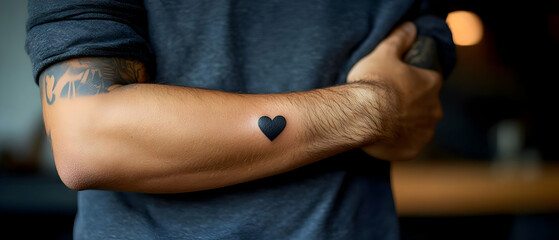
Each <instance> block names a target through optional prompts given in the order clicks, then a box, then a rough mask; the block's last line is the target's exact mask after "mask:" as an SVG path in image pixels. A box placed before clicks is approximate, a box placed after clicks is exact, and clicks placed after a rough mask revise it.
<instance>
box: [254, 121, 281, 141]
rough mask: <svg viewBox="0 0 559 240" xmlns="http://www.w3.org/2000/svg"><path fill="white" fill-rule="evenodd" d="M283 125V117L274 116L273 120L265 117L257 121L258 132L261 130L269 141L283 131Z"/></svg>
mask: <svg viewBox="0 0 559 240" xmlns="http://www.w3.org/2000/svg"><path fill="white" fill-rule="evenodd" d="M285 123H286V122H285V118H284V117H283V116H276V117H275V118H274V120H272V119H270V118H269V117H267V116H263V117H261V118H260V119H258V127H260V130H262V132H263V133H264V135H266V137H268V139H270V141H274V139H276V137H277V136H278V135H279V134H280V133H281V131H283V129H284V128H285Z"/></svg>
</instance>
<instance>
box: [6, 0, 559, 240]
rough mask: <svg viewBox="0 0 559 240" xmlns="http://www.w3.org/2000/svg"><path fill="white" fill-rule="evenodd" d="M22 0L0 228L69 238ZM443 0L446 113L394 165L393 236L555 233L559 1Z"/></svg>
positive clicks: (9, 65)
mask: <svg viewBox="0 0 559 240" xmlns="http://www.w3.org/2000/svg"><path fill="white" fill-rule="evenodd" d="M26 2H27V1H21V0H0V43H1V44H0V76H1V79H0V82H1V84H0V218H1V220H2V221H1V222H2V225H0V229H2V232H3V235H5V236H18V238H25V237H38V236H40V237H41V239H71V232H72V225H73V219H74V214H75V211H76V193H75V192H73V191H70V190H68V189H67V188H66V187H65V186H64V185H63V184H62V183H61V182H60V180H59V179H58V176H57V174H56V170H55V167H54V163H53V160H52V153H51V151H50V148H49V146H48V143H47V140H46V138H45V134H44V129H43V128H44V127H43V124H42V118H41V106H40V99H39V89H38V87H37V86H36V85H35V83H34V82H33V80H32V76H31V65H30V61H29V59H28V57H27V55H26V53H25V51H24V42H25V21H26V18H27V11H26V4H27V3H26ZM451 5H452V9H453V12H452V13H451V14H449V17H448V19H447V22H448V23H449V25H450V27H451V30H452V31H453V34H454V41H455V43H456V44H457V49H456V50H457V55H458V59H457V65H456V68H455V69H454V71H453V72H452V73H451V75H450V77H449V78H448V79H447V82H446V83H445V85H444V87H443V89H442V92H441V99H442V104H443V110H444V113H445V116H444V118H443V120H442V121H441V122H440V123H439V124H438V126H437V130H436V133H435V137H434V139H433V141H432V142H431V143H430V144H429V145H428V146H427V148H426V149H425V151H424V152H422V154H421V155H420V156H419V157H418V158H417V159H416V160H414V161H411V162H404V163H395V164H394V165H393V175H392V176H393V188H394V195H395V200H396V206H397V211H398V214H399V216H400V220H401V229H402V239H404V240H406V239H559V157H558V156H559V152H558V151H556V148H557V146H556V145H557V143H559V141H557V140H556V137H557V136H558V132H559V131H558V127H557V124H555V122H556V117H555V116H556V115H555V111H556V110H557V109H558V108H557V107H554V106H555V105H554V104H555V103H557V101H555V98H556V96H557V94H556V93H555V91H556V90H555V89H554V88H553V87H554V86H556V84H555V82H557V81H559V77H557V71H558V70H559V61H558V60H557V58H558V56H559V1H552V0H548V1H529V2H522V4H520V3H517V2H515V1H510V2H505V3H493V2H492V3H491V4H488V3H487V1H479V0H472V1H459V0H457V1H453V2H452V4H451Z"/></svg>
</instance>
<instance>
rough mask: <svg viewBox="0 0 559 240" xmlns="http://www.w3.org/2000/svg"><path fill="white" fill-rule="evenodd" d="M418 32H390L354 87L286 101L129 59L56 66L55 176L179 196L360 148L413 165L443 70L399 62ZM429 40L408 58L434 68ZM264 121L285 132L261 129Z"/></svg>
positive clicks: (52, 100) (358, 68)
mask: <svg viewBox="0 0 559 240" xmlns="http://www.w3.org/2000/svg"><path fill="white" fill-rule="evenodd" d="M406 26H407V27H406ZM415 34H416V30H415V28H414V27H413V25H409V24H408V25H405V26H401V27H399V28H398V29H396V30H395V31H393V33H392V34H391V35H390V36H389V37H388V38H387V39H385V40H384V41H383V42H382V43H381V44H379V46H378V47H377V48H376V49H375V50H374V51H373V52H372V53H371V54H369V55H368V56H366V57H365V58H363V59H362V60H361V61H359V62H358V63H357V64H356V65H355V66H354V67H353V68H352V70H351V71H350V73H349V75H348V83H347V84H344V85H340V86H334V87H328V88H323V89H316V90H311V91H304V92H292V93H282V94H236V93H228V92H222V91H215V90H206V89H196V88H188V87H178V86H167V85H158V84H151V83H148V82H149V81H148V76H147V73H146V71H145V67H144V66H143V64H142V63H141V62H138V61H134V60H128V59H119V58H80V59H72V60H68V61H64V62H61V63H58V64H55V65H53V66H51V67H49V68H47V69H46V70H45V71H43V72H42V74H41V76H40V80H39V83H40V87H41V101H42V106H43V116H44V121H45V126H46V131H47V134H48V135H49V138H50V141H51V145H52V149H53V154H54V159H55V162H56V167H57V170H58V173H59V175H60V177H61V179H62V180H63V182H64V183H65V184H66V185H67V186H68V187H70V188H72V189H74V190H83V189H109V190H121V191H137V192H150V193H174V192H189V191H199V190H205V189H212V188H219V187H223V186H229V185H234V184H238V183H242V182H247V181H251V180H255V179H260V178H263V177H267V176H272V175H276V174H280V173H283V172H287V171H290V170H293V169H295V168H298V167H301V166H304V165H307V164H310V163H313V162H316V161H319V160H321V159H324V158H327V157H329V156H333V155H335V154H338V153H341V152H344V151H347V150H350V149H354V148H362V149H363V150H364V151H365V152H367V153H368V154H369V155H371V156H375V157H378V158H382V159H385V160H406V159H411V158H413V157H414V156H415V155H417V154H418V153H419V151H420V150H421V148H422V147H423V146H424V145H425V144H426V143H427V142H428V141H429V140H430V139H431V136H432V134H433V128H434V126H435V123H436V122H437V121H438V120H439V119H440V117H441V116H442V113H441V110H440V104H439V100H438V91H439V89H440V85H441V75H440V73H438V72H436V71H433V70H425V69H420V68H417V67H414V66H411V65H409V64H406V63H405V62H404V61H403V60H402V55H403V54H404V52H405V51H406V50H408V49H409V48H410V46H411V45H412V43H413V42H414V39H415ZM429 41H430V40H429V39H423V40H421V38H419V41H417V42H416V44H415V45H414V46H413V47H412V49H411V51H410V52H411V55H408V57H407V59H406V61H407V62H414V61H415V62H421V63H422V64H423V66H424V67H428V68H432V67H434V66H435V65H436V62H435V61H434V59H432V57H433V56H432V54H428V53H430V52H431V51H433V50H434V45H432V44H429ZM425 46H431V47H427V48H426V47H425ZM419 48H423V49H427V51H425V50H423V51H415V53H414V49H415V50H419ZM266 116H267V117H269V118H270V120H271V119H274V117H276V116H282V117H283V118H284V119H285V124H284V125H283V124H281V123H280V124H279V125H278V122H279V121H278V122H277V121H276V119H280V118H277V117H276V118H275V119H274V121H270V120H268V121H264V122H261V123H260V124H259V119H261V118H263V117H266ZM264 119H265V118H264ZM266 124H268V126H266ZM270 124H271V125H270ZM266 127H271V128H272V129H273V131H275V134H272V135H277V136H274V137H270V131H272V130H270V129H268V128H266Z"/></svg>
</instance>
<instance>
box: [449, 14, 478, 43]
mask: <svg viewBox="0 0 559 240" xmlns="http://www.w3.org/2000/svg"><path fill="white" fill-rule="evenodd" d="M446 23H447V24H448V26H449V27H450V31H451V32H452V38H453V39H454V44H456V45H460V46H471V45H475V44H478V43H479V42H480V41H481V38H482V37H483V23H482V22H481V19H480V18H479V17H478V16H477V15H476V14H475V13H473V12H469V11H454V12H451V13H449V14H448V17H447V18H446Z"/></svg>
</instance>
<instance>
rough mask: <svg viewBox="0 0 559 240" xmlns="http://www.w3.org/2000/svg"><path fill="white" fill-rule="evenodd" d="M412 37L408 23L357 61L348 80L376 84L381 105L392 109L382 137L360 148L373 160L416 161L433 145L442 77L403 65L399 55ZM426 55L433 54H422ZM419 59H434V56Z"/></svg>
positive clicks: (430, 71) (411, 28) (410, 25)
mask: <svg viewBox="0 0 559 240" xmlns="http://www.w3.org/2000/svg"><path fill="white" fill-rule="evenodd" d="M416 32H417V30H416V28H415V26H414V25H413V24H412V23H409V22H408V23H404V24H402V25H400V26H399V27H397V28H396V29H395V30H394V31H393V32H392V33H391V34H390V35H389V36H388V37H387V38H386V39H384V40H383V41H382V42H381V43H379V45H378V46H377V47H376V48H375V50H373V51H372V52H371V53H370V54H369V55H367V56H365V57H364V58H362V59H361V60H360V61H359V62H357V63H356V64H355V65H354V66H353V67H352V69H351V70H350V72H349V74H348V77H347V81H348V83H351V82H357V81H364V82H374V83H376V84H380V85H381V86H384V88H385V89H386V92H387V93H388V94H385V95H386V96H387V97H385V98H384V100H383V102H382V103H381V104H382V105H384V106H385V107H386V108H387V109H392V110H391V111H389V114H388V116H382V119H383V121H382V123H381V125H382V128H381V134H380V135H381V137H379V138H374V140H373V141H372V142H371V143H370V144H368V145H365V146H364V147H362V150H363V151H365V152H366V153H367V154H369V155H371V156H373V157H376V158H380V159H384V160H409V159H412V158H414V157H416V156H417V155H418V154H419V152H420V151H421V150H422V149H423V147H425V145H426V144H427V143H429V141H431V139H432V137H433V133H434V128H435V125H436V123H437V122H438V121H439V120H440V119H441V118H442V109H441V105H440V101H439V91H440V88H441V85H442V75H441V73H440V72H437V71H433V70H426V69H421V68H418V67H415V66H412V65H409V64H407V63H405V62H404V61H403V60H402V56H403V54H404V53H405V52H406V51H407V50H408V49H409V48H410V46H411V45H412V43H413V42H414V40H415V37H416ZM416 50H417V49H416ZM430 50H432V51H435V49H429V48H427V49H425V48H424V49H421V51H430ZM422 56H428V57H431V58H432V57H436V54H422ZM422 56H419V57H422ZM428 62H429V61H428ZM430 62H435V61H433V60H430Z"/></svg>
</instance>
